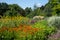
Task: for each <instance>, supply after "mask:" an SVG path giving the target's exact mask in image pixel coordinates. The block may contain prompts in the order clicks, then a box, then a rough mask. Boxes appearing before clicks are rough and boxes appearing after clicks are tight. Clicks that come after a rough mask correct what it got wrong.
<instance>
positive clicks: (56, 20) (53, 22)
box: [47, 16, 60, 29]
mask: <svg viewBox="0 0 60 40" xmlns="http://www.w3.org/2000/svg"><path fill="white" fill-rule="evenodd" d="M47 21H48V25H49V26H55V27H57V28H59V29H60V16H52V17H49V18H47Z"/></svg>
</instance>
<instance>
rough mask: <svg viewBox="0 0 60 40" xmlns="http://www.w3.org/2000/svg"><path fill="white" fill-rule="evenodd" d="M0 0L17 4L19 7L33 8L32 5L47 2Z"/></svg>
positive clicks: (46, 0) (40, 0)
mask: <svg viewBox="0 0 60 40" xmlns="http://www.w3.org/2000/svg"><path fill="white" fill-rule="evenodd" d="M0 2H4V3H8V4H18V5H19V6H20V7H22V8H23V9H25V8H26V7H31V8H33V7H34V5H37V7H41V6H42V5H45V4H46V3H48V0H0Z"/></svg>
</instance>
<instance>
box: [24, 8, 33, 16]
mask: <svg viewBox="0 0 60 40" xmlns="http://www.w3.org/2000/svg"><path fill="white" fill-rule="evenodd" d="M31 12H32V9H31V8H28V7H26V8H25V16H27V15H29V14H30V13H31Z"/></svg>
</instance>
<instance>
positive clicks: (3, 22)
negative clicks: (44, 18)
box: [0, 16, 30, 28]
mask: <svg viewBox="0 0 60 40" xmlns="http://www.w3.org/2000/svg"><path fill="white" fill-rule="evenodd" d="M29 20H30V19H29V18H26V17H21V16H17V17H3V18H1V19H0V28H1V27H3V26H6V27H17V26H19V25H20V24H26V25H29V24H30V23H29Z"/></svg>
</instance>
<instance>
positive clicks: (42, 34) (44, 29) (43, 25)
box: [33, 20, 56, 40]
mask: <svg viewBox="0 0 60 40" xmlns="http://www.w3.org/2000/svg"><path fill="white" fill-rule="evenodd" d="M33 27H36V28H40V30H39V32H38V34H37V38H38V40H47V39H48V36H49V35H51V34H53V33H54V32H55V31H56V29H55V28H54V27H52V26H48V24H47V21H45V20H43V21H40V22H37V23H35V24H34V25H33Z"/></svg>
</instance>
